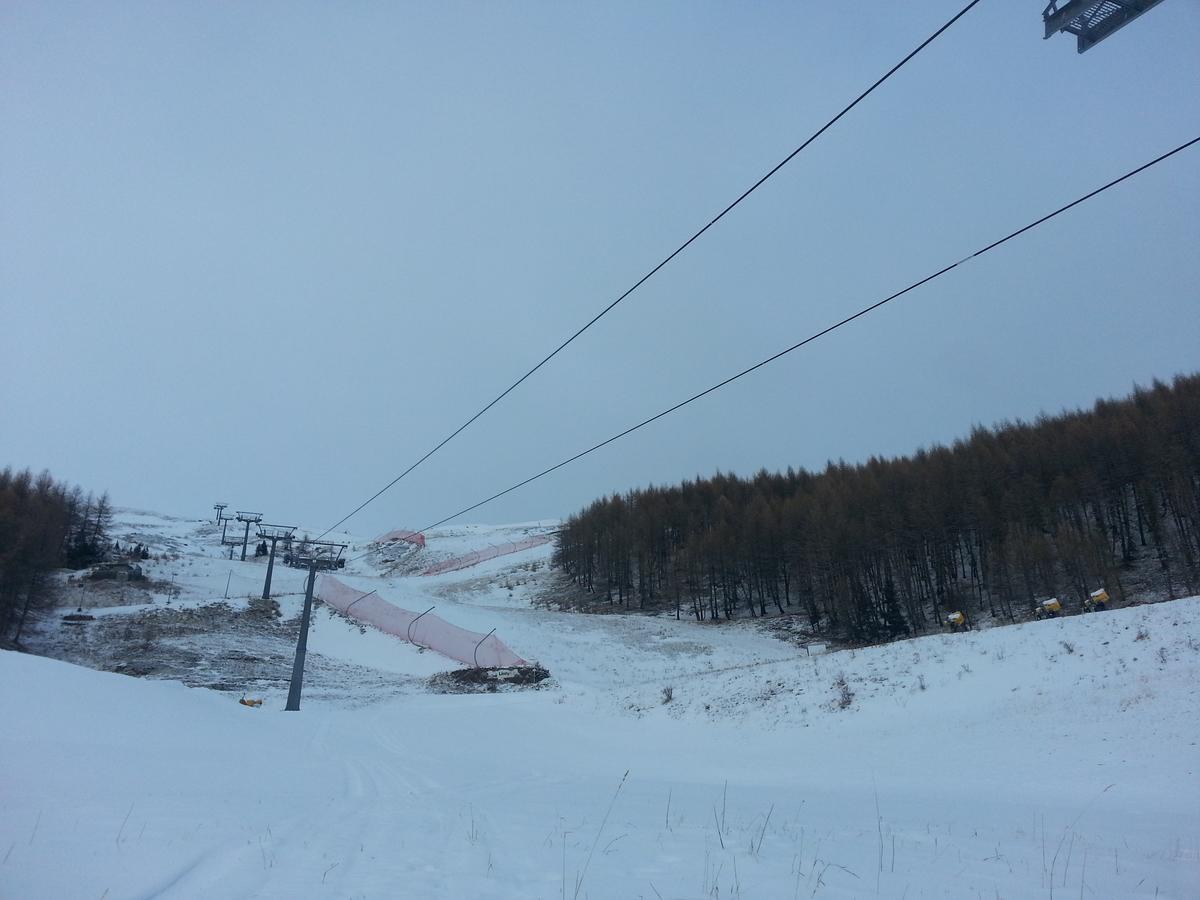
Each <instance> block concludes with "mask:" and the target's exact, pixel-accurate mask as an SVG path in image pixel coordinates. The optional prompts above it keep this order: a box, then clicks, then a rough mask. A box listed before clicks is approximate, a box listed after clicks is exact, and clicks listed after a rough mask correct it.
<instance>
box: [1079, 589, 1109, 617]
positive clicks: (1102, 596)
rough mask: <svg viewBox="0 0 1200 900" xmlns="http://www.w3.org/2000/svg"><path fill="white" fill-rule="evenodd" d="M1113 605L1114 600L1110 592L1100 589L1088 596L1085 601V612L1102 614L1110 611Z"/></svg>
mask: <svg viewBox="0 0 1200 900" xmlns="http://www.w3.org/2000/svg"><path fill="white" fill-rule="evenodd" d="M1111 604H1112V598H1111V597H1109V596H1108V591H1106V590H1105V589H1104V588H1100V590H1098V591H1092V592H1091V593H1090V594H1088V596H1087V599H1086V600H1084V601H1083V611H1084V612H1100V611H1101V610H1105V609H1108V607H1109V606H1110V605H1111Z"/></svg>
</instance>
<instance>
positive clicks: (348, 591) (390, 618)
mask: <svg viewBox="0 0 1200 900" xmlns="http://www.w3.org/2000/svg"><path fill="white" fill-rule="evenodd" d="M313 593H314V595H315V596H317V597H318V598H320V600H321V602H323V603H327V604H329V606H331V607H333V608H334V609H336V610H338V611H339V612H342V613H344V614H345V615H347V616H349V617H350V618H352V619H357V620H359V621H360V622H365V623H367V624H368V625H373V626H375V627H376V628H378V629H379V630H380V631H383V632H386V633H387V634H392V635H395V636H396V637H398V638H402V639H404V640H406V641H411V642H412V643H414V644H416V645H417V646H420V647H426V648H428V649H430V650H436V651H437V652H438V653H440V654H442V655H443V656H448V657H450V658H451V659H456V660H458V661H459V662H461V663H466V664H467V665H479V666H483V667H485V668H492V667H498V666H503V667H508V666H527V665H529V663H528V662H526V661H525V660H523V659H521V657H519V656H517V654H515V653H513V651H512V650H511V649H509V647H508V645H507V644H505V643H504V641H502V640H500V639H499V638H498V637H496V636H495V635H494V634H490V635H488V636H487V637H484V635H482V634H479V633H478V632H475V631H467V629H465V628H459V627H458V626H457V625H451V624H450V623H449V622H447V621H446V620H445V619H443V618H441V617H440V616H436V615H434V614H433V613H426V614H424V615H421V614H418V613H415V612H409V611H408V610H407V609H401V608H400V607H398V606H394V605H393V604H391V603H388V602H387V601H386V600H384V599H383V598H382V597H380V596H379V594H377V593H376V592H375V591H368V592H366V593H363V592H362V591H359V590H355V589H354V588H352V587H350V586H349V585H348V584H343V583H342V582H340V581H338V580H337V579H336V578H334V577H333V576H332V575H322V576H321V577H320V578H318V579H317V585H316V588H315V590H314V591H313Z"/></svg>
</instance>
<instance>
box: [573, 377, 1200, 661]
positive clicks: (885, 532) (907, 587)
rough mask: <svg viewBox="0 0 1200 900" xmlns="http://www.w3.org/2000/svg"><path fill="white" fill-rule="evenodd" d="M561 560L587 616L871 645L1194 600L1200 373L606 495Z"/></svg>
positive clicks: (1198, 565) (1198, 577)
mask: <svg viewBox="0 0 1200 900" xmlns="http://www.w3.org/2000/svg"><path fill="white" fill-rule="evenodd" d="M554 560H555V565H556V566H558V567H559V568H560V569H561V570H562V571H563V572H564V573H565V574H566V576H567V577H568V578H569V580H570V582H571V583H572V584H573V585H574V590H573V596H572V598H571V599H572V601H573V602H575V603H577V604H578V605H581V606H585V607H591V608H596V609H606V608H608V609H621V610H625V609H641V610H664V609H667V610H673V611H674V613H675V615H676V616H677V617H679V616H681V615H689V616H692V617H694V618H695V619H697V620H698V621H718V620H726V619H733V618H737V617H750V616H754V617H759V616H767V615H769V614H772V613H798V614H801V615H802V616H804V617H806V620H807V623H808V624H809V625H810V626H811V628H812V629H813V631H814V632H816V633H818V634H827V635H831V636H840V637H844V638H846V639H849V640H852V641H864V642H873V641H881V640H888V639H891V638H894V637H897V636H901V635H907V634H915V633H920V632H922V631H928V630H931V629H933V628H937V627H939V626H940V625H941V623H942V622H943V621H944V617H945V615H946V614H948V613H950V612H953V611H962V612H964V613H965V614H966V615H967V616H968V617H969V618H977V617H979V616H982V615H986V616H992V617H995V618H1003V619H1007V620H1009V621H1015V620H1016V619H1017V618H1018V617H1022V616H1024V615H1026V614H1028V612H1029V610H1030V609H1031V608H1032V605H1033V603H1034V602H1035V600H1036V599H1037V598H1039V597H1043V596H1050V595H1056V596H1058V597H1059V598H1060V599H1061V600H1063V602H1064V605H1067V606H1068V607H1070V606H1071V605H1073V604H1079V603H1082V601H1083V599H1084V598H1085V597H1086V596H1087V595H1088V594H1089V593H1090V592H1091V591H1093V590H1096V589H1099V588H1101V587H1103V588H1106V589H1107V590H1108V592H1109V593H1110V594H1111V595H1113V597H1114V599H1116V600H1117V601H1118V602H1120V601H1122V600H1127V599H1129V596H1128V595H1129V593H1130V590H1131V589H1132V585H1133V584H1134V583H1135V582H1136V583H1137V584H1139V585H1140V586H1141V587H1142V588H1143V589H1145V588H1146V587H1147V585H1149V586H1151V589H1153V590H1154V591H1156V592H1162V593H1165V594H1166V595H1168V596H1171V597H1174V596H1178V595H1180V594H1182V593H1184V592H1190V593H1195V592H1197V589H1198V587H1200V375H1191V376H1181V377H1178V378H1176V379H1175V380H1174V381H1173V383H1171V384H1164V383H1161V382H1157V381H1156V382H1155V383H1154V384H1153V385H1152V386H1151V387H1149V388H1145V389H1143V388H1137V389H1135V391H1134V393H1133V394H1132V395H1131V396H1129V397H1128V398H1125V399H1121V400H1101V401H1099V402H1097V403H1096V404H1095V406H1094V407H1093V408H1092V409H1091V410H1088V411H1076V412H1067V413H1064V414H1061V415H1057V416H1042V417H1039V418H1038V419H1037V420H1036V421H1034V422H1031V423H1026V422H1015V423H1013V422H1005V423H1002V424H1001V425H999V426H996V427H993V428H983V427H978V428H975V429H974V430H973V431H972V432H971V434H970V436H969V437H967V438H964V439H961V440H958V441H956V442H954V444H953V445H952V446H949V447H946V446H935V447H932V448H931V449H927V450H920V451H918V452H917V453H916V454H914V455H912V456H907V457H901V458H896V459H879V458H874V457H873V458H871V459H870V460H868V461H867V462H866V463H863V464H859V465H848V464H846V463H845V462H837V463H833V462H831V463H829V464H828V465H827V466H826V468H825V470H824V471H823V472H819V473H813V472H808V471H804V470H799V471H797V470H793V469H788V471H787V472H786V473H782V474H780V473H769V472H767V471H765V470H764V471H761V472H759V473H758V474H757V475H756V476H754V477H753V478H750V479H745V478H739V477H736V476H734V475H728V474H720V473H718V474H717V475H716V476H714V477H712V478H707V479H697V480H695V481H685V482H683V483H682V484H680V485H678V486H676V487H650V488H647V489H645V490H635V491H631V492H629V493H627V494H624V495H619V496H612V497H607V498H604V499H601V500H598V501H596V502H595V503H593V504H591V505H590V506H589V507H587V508H586V509H584V510H582V511H581V512H579V513H578V514H576V515H574V516H572V517H571V518H570V519H568V520H567V521H566V523H565V524H564V525H563V527H562V529H561V531H560V533H559V535H558V540H557V545H556V549H555V557H554Z"/></svg>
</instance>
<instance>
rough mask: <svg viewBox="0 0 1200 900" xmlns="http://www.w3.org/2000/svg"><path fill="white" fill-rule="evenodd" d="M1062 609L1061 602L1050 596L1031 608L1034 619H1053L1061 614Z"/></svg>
mask: <svg viewBox="0 0 1200 900" xmlns="http://www.w3.org/2000/svg"><path fill="white" fill-rule="evenodd" d="M1062 611H1063V608H1062V604H1061V603H1059V602H1058V598H1057V597H1051V598H1050V599H1049V600H1042V601H1041V602H1040V603H1038V605H1037V606H1035V607H1034V609H1033V615H1034V618H1036V619H1053V618H1057V617H1058V616H1061V615H1062Z"/></svg>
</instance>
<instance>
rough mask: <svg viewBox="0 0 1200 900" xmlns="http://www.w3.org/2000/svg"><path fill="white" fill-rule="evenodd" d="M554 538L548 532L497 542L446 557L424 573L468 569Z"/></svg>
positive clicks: (423, 573)
mask: <svg viewBox="0 0 1200 900" xmlns="http://www.w3.org/2000/svg"><path fill="white" fill-rule="evenodd" d="M552 540H554V539H553V538H552V537H551V536H550V535H548V534H539V535H538V536H537V537H531V538H526V539H525V540H523V541H514V542H512V543H510V544H497V545H495V546H491V547H485V548H484V549H482V550H476V551H474V552H473V553H467V554H464V555H463V556H455V557H453V558H451V559H444V560H442V561H441V562H440V563H434V564H433V565H432V566H430V567H429V568H428V569H426V570H425V571H424V572H422V573H421V574H422V575H441V574H443V573H445V572H457V571H458V570H459V569H466V568H469V567H470V566H474V565H477V564H478V563H481V562H484V561H486V560H489V559H495V558H496V557H497V556H507V555H508V554H509V553H519V552H520V551H522V550H529V549H531V548H533V547H540V546H542V544H548V543H550V542H551V541H552Z"/></svg>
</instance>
